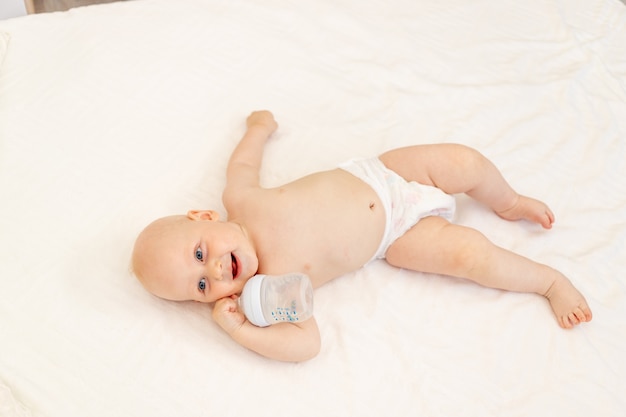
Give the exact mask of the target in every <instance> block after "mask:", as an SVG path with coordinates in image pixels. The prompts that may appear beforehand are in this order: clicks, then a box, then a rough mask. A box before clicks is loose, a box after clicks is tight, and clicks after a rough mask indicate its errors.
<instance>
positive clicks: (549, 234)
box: [0, 0, 626, 417]
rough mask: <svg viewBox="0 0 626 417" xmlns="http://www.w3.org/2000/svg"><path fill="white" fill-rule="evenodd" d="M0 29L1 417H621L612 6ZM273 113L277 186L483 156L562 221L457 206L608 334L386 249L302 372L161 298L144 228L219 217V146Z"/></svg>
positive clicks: (577, 0) (259, 10)
mask: <svg viewBox="0 0 626 417" xmlns="http://www.w3.org/2000/svg"><path fill="white" fill-rule="evenodd" d="M0 33H2V35H1V36H0V55H2V58H3V59H0V62H1V63H2V64H1V65H2V66H1V67H0V152H1V153H0V201H1V204H0V395H1V396H0V398H2V399H3V400H2V401H3V402H4V404H2V406H5V405H6V407H5V408H4V409H3V408H2V407H0V410H3V411H2V412H3V413H5V414H3V415H32V416H59V417H61V416H64V417H66V416H111V415H115V416H148V415H149V416H173V415H184V416H209V415H210V416H218V415H219V416H256V415H270V413H271V415H274V416H287V415H290V416H291V415H299V416H380V415H385V416H413V415H420V416H481V417H485V416H546V417H548V416H550V417H553V416H565V415H567V416H610V417H612V416H615V417H617V416H619V417H622V416H624V415H625V414H626V400H625V397H624V394H625V393H626V383H625V381H626V361H625V360H624V352H626V277H625V272H624V271H626V249H625V247H624V245H625V239H626V168H625V165H626V144H625V143H626V7H624V5H623V4H622V3H620V2H619V1H617V0H533V1H518V0H516V1H513V0H480V1H466V0H450V1H445V2H443V1H440V0H419V1H416V0H389V1H385V2H362V1H358V0H339V1H337V0H316V1H310V2H298V1H287V2H285V1H278V0H268V1H243V0H235V1H226V0H178V1H171V0H137V1H128V2H122V3H114V4H107V5H101V6H90V7H85V8H79V9H74V10H71V11H69V12H64V13H54V14H42V15H32V16H26V17H22V18H17V19H12V20H6V21H1V22H0ZM260 108H267V109H271V110H272V111H273V112H274V114H275V116H276V118H277V120H278V122H279V124H280V129H279V131H278V132H277V133H276V135H275V137H274V138H273V139H272V140H271V142H270V143H268V145H267V147H266V154H265V159H264V167H263V173H262V181H263V184H265V185H267V186H273V185H278V184H281V183H283V182H286V181H289V180H292V179H295V178H297V177H300V176H302V175H305V174H308V173H311V172H314V171H318V170H322V169H328V168H331V167H334V166H335V165H336V164H338V163H340V162H342V161H344V160H345V159H348V158H350V157H355V156H372V155H376V154H378V153H381V152H383V151H385V150H388V149H391V148H395V147H399V146H405V145H410V144H419V143H440V142H458V143H463V144H466V145H469V146H472V147H475V148H477V149H479V150H480V151H481V152H483V153H484V154H485V155H486V156H488V157H489V158H490V159H492V160H493V161H494V163H495V164H496V165H497V166H498V167H499V168H500V169H501V170H502V172H503V173H504V175H505V176H506V177H507V179H508V180H509V181H510V182H511V184H512V185H513V186H514V187H515V188H516V189H517V190H518V191H519V192H521V193H524V194H528V195H532V196H535V197H537V198H539V199H542V200H545V201H546V202H548V204H549V205H550V206H551V207H552V209H553V210H554V212H555V214H556V218H557V220H556V223H555V226H554V228H553V230H551V231H544V230H541V228H540V227H537V226H535V225H531V224H528V223H524V222H514V223H510V222H505V221H503V220H501V219H500V218H498V217H497V216H495V215H494V214H492V213H491V212H489V211H488V210H486V209H485V208H484V207H481V206H479V205H477V204H476V203H474V202H473V201H471V200H470V199H469V198H467V197H465V196H458V198H457V204H458V214H457V218H456V222H457V223H459V224H463V225H468V226H471V227H475V228H478V229H479V230H481V231H482V232H483V233H484V234H485V235H487V237H489V238H490V239H491V240H492V241H494V242H495V243H497V244H499V245H501V246H504V247H506V248H509V249H512V250H514V251H516V252H518V253H520V254H523V255H525V256H529V257H531V258H533V259H535V260H537V261H539V262H543V263H547V264H550V265H552V266H554V267H555V268H557V269H559V270H561V271H562V272H564V273H565V274H566V275H567V276H569V277H570V279H571V280H572V281H573V282H574V283H575V285H576V286H577V287H578V288H579V289H580V290H581V291H582V292H583V293H584V294H585V295H586V297H587V299H588V301H589V303H590V305H591V307H592V309H593V312H594V320H593V322H591V323H589V324H586V325H584V326H580V327H579V328H576V329H575V330H572V331H564V330H562V329H560V328H559V327H558V326H557V324H556V321H555V320H554V318H553V316H552V313H551V311H550V307H549V305H548V303H547V302H546V301H545V300H544V299H543V298H542V297H540V296H537V295H533V294H517V293H507V292H502V291H498V290H492V289H486V288H482V287H479V286H477V285H475V284H472V283H469V282H466V281H463V280H459V279H452V278H446V277H441V276H435V275H428V274H422V273H416V272H409V271H403V270H397V269H394V268H392V267H390V266H388V265H387V264H385V263H384V261H376V262H373V263H371V264H370V265H368V266H366V267H365V268H362V269H360V270H358V271H355V272H354V273H351V274H347V275H346V276H344V277H341V278H339V279H337V280H335V281H333V282H331V283H329V284H328V285H326V286H324V287H322V288H320V289H318V290H316V293H315V309H316V317H317V320H318V322H319V325H320V330H321V334H322V343H323V346H322V350H321V353H320V354H319V356H318V357H316V358H315V359H313V360H311V361H308V362H305V363H299V364H284V363H279V362H274V361H270V360H266V359H264V358H261V357H259V356H257V355H256V354H254V353H251V352H249V351H247V350H246V349H244V348H242V347H240V346H238V345H236V344H235V343H234V342H233V341H231V340H230V339H229V338H228V336H227V335H225V334H224V333H223V332H222V331H221V330H220V328H219V327H218V326H217V325H216V324H215V323H214V322H213V321H212V319H211V307H210V306H208V305H201V304H196V303H173V302H167V301H162V300H160V299H157V298H155V297H153V296H152V295H150V294H148V293H147V292H145V291H144V290H143V288H142V287H141V286H140V284H139V283H138V282H137V281H136V280H135V279H134V278H133V276H132V275H131V273H130V268H129V265H130V262H129V260H130V252H131V248H132V245H133V241H134V238H135V236H136V235H137V233H138V232H139V231H140V230H141V229H142V228H143V227H144V226H145V225H146V224H147V223H148V222H149V221H151V220H153V219H154V218H156V217H159V216H162V215H167V214H172V213H182V212H185V211H186V210H187V209H190V208H214V209H216V210H218V211H219V212H220V213H222V214H224V209H223V206H222V203H221V190H222V187H223V186H224V182H225V166H226V161H227V158H228V156H229V155H230V152H231V151H232V149H233V148H234V146H235V145H236V143H237V141H238V139H239V137H240V135H241V134H242V133H243V131H244V120H245V117H246V116H247V115H248V114H249V112H250V111H252V110H255V109H260ZM303 238H306V237H305V236H303ZM6 410H8V411H6ZM259 413H261V414H259Z"/></svg>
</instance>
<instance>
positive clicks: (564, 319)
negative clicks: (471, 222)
mask: <svg viewBox="0 0 626 417" xmlns="http://www.w3.org/2000/svg"><path fill="white" fill-rule="evenodd" d="M386 259H387V262H389V263H390V264H391V265H394V266H397V267H400V268H406V269H412V270H415V271H421V272H428V273H436V274H444V275H450V276H455V277H460V278H467V279H470V280H472V281H474V282H476V283H478V284H481V285H484V286H487V287H491V288H499V289H503V290H508V291H517V292H534V293H537V294H540V295H543V296H544V297H546V298H547V299H548V300H549V302H550V305H551V307H552V310H553V312H554V314H555V316H556V318H557V321H558V322H559V325H560V326H561V327H563V328H571V327H572V326H574V325H576V324H579V323H581V322H586V321H589V320H591V317H592V315H591V310H590V308H589V306H588V304H587V301H586V300H585V298H584V297H583V295H582V294H581V293H580V292H579V291H578V290H577V289H576V288H575V287H574V286H573V285H572V283H571V282H570V281H569V279H567V278H566V277H565V276H564V275H563V274H561V273H560V272H559V271H557V270H555V269H553V268H550V267H549V266H547V265H542V264H539V263H537V262H534V261H531V260H530V259H528V258H525V257H523V256H520V255H517V254H515V253H513V252H510V251H508V250H506V249H503V248H500V247H498V246H496V245H494V244H493V243H491V242H490V241H489V240H488V239H487V238H486V237H485V236H484V235H483V234H482V233H480V232H478V231H476V230H474V229H471V228H468V227H464V226H459V225H455V224H451V223H449V222H448V221H446V220H445V219H443V218H440V217H426V218H424V219H422V220H420V221H419V222H418V223H417V224H416V225H415V226H413V227H412V228H411V229H410V230H409V231H408V232H407V233H405V234H404V235H403V236H401V237H400V238H398V239H397V240H396V241H395V242H394V243H393V244H392V245H391V246H390V247H389V249H388V250H387V253H386Z"/></svg>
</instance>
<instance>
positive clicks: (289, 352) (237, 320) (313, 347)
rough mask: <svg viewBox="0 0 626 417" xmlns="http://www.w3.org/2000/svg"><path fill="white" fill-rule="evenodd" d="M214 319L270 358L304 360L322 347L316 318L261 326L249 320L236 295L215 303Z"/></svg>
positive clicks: (289, 360) (247, 346) (240, 341)
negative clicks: (242, 310)
mask: <svg viewBox="0 0 626 417" xmlns="http://www.w3.org/2000/svg"><path fill="white" fill-rule="evenodd" d="M213 318H214V319H215V321H216V322H217V323H218V324H219V325H220V327H222V329H224V330H225V331H226V332H227V333H228V334H229V335H230V336H231V337H232V338H233V339H234V340H235V341H236V342H237V343H239V344H240V345H242V346H244V347H246V348H248V349H250V350H252V351H254V352H257V353H259V354H260V355H262V356H265V357H268V358H270V359H276V360H280V361H286V362H300V361H305V360H308V359H311V358H313V357H314V356H316V355H317V354H318V353H319V350H320V343H321V342H320V333H319V329H318V327H317V323H316V322H315V318H313V317H312V318H310V319H308V320H306V321H304V322H302V323H298V324H294V323H280V324H274V325H271V326H269V327H257V326H255V325H253V324H252V323H250V322H249V321H248V320H246V318H245V316H244V315H243V314H242V313H241V311H239V309H238V308H237V301H236V299H235V298H230V297H227V298H222V299H220V300H218V301H216V302H215V306H214V307H213Z"/></svg>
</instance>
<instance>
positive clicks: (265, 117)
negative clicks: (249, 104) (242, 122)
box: [246, 110, 278, 136]
mask: <svg viewBox="0 0 626 417" xmlns="http://www.w3.org/2000/svg"><path fill="white" fill-rule="evenodd" d="M246 126H248V129H252V128H253V127H259V128H262V129H264V130H265V131H266V132H267V136H270V135H271V134H272V133H274V132H275V131H276V129H278V123H276V120H274V115H273V114H272V113H271V112H270V111H267V110H259V111H254V112H252V113H251V114H250V116H248V118H247V119H246Z"/></svg>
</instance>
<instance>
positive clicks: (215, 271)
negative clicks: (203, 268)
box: [209, 259, 223, 281]
mask: <svg viewBox="0 0 626 417" xmlns="http://www.w3.org/2000/svg"><path fill="white" fill-rule="evenodd" d="M209 268H210V276H212V277H213V278H214V279H215V280H217V281H221V280H222V278H223V276H222V272H223V267H222V261H221V260H220V259H216V260H215V261H214V262H212V263H211V264H210V265H209Z"/></svg>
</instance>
